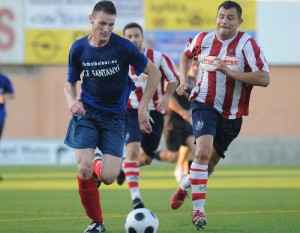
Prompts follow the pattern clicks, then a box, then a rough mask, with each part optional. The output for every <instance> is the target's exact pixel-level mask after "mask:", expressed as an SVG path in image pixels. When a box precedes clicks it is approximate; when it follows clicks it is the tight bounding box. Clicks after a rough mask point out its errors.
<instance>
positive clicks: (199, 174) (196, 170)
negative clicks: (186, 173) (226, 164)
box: [190, 162, 208, 213]
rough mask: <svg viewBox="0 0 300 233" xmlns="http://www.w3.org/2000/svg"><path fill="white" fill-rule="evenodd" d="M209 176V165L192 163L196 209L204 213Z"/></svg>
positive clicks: (192, 184) (191, 180) (191, 173)
mask: <svg viewBox="0 0 300 233" xmlns="http://www.w3.org/2000/svg"><path fill="white" fill-rule="evenodd" d="M207 178H208V166H207V165H200V164H196V163H194V162H193V163H192V165H191V168H190V182H191V187H192V201H193V206H194V210H199V211H200V212H203V213H204V204H205V199H206V185H207Z"/></svg>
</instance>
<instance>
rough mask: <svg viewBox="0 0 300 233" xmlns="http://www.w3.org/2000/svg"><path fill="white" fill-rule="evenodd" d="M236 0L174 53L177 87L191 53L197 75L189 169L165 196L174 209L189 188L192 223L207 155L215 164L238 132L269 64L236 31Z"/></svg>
mask: <svg viewBox="0 0 300 233" xmlns="http://www.w3.org/2000/svg"><path fill="white" fill-rule="evenodd" d="M242 22H243V19H242V9H241V6H240V5H239V4H238V3H236V2H234V1H225V2H223V3H222V4H221V5H220V6H219V7H218V11H217V17H216V31H214V32H200V33H199V34H198V35H196V37H195V38H194V39H193V40H191V41H189V42H188V44H187V46H186V48H185V51H184V52H183V53H182V54H181V57H180V85H179V87H178V88H177V90H176V91H177V93H178V94H179V95H183V94H184V93H185V89H186V88H187V86H188V85H187V74H188V71H189V68H190V64H191V60H192V58H193V57H195V56H197V57H198V58H199V62H200V70H199V72H200V74H201V78H200V79H199V80H198V83H197V85H196V86H195V87H194V89H193V90H192V93H191V95H190V97H189V98H190V99H191V100H193V103H192V110H193V114H192V119H193V131H194V135H195V138H196V153H195V156H194V160H193V163H192V165H191V167H190V172H189V174H187V175H184V176H183V177H182V179H181V182H180V184H179V187H178V189H177V190H176V191H175V192H174V194H173V195H172V196H171V199H170V204H171V208H173V209H178V208H179V207H180V206H181V205H182V203H183V202H184V199H185V198H186V196H187V193H188V190H189V189H191V193H192V195H191V197H192V202H193V217H192V223H193V224H194V225H195V227H196V228H197V229H199V228H204V227H205V225H206V224H207V217H206V215H205V213H204V204H205V200H206V188H207V178H208V170H209V169H210V170H213V168H212V167H210V168H209V163H210V162H209V161H210V160H211V161H214V164H217V163H218V161H219V160H220V158H224V157H225V155H224V153H225V151H226V150H227V148H228V146H229V144H230V143H231V142H232V141H233V140H234V139H235V138H236V137H237V136H238V134H239V132H240V129H241V126H242V117H243V116H246V115H248V112H249V101H250V94H251V90H252V88H253V86H262V87H267V86H268V85H269V82H270V78H269V67H268V64H267V62H266V59H265V56H264V53H263V51H262V49H261V47H260V46H259V45H258V44H257V42H256V41H255V40H254V39H253V38H252V37H251V36H250V35H249V34H247V33H245V32H242V31H238V27H239V26H240V25H241V24H242Z"/></svg>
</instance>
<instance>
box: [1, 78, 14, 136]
mask: <svg viewBox="0 0 300 233" xmlns="http://www.w3.org/2000/svg"><path fill="white" fill-rule="evenodd" d="M14 98H15V92H14V88H13V85H12V83H11V81H10V80H9V78H8V77H7V76H6V75H4V74H1V73H0V139H1V137H2V132H3V128H4V124H5V119H6V108H5V104H6V101H7V100H12V99H14Z"/></svg>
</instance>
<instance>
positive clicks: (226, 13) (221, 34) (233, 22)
mask: <svg viewBox="0 0 300 233" xmlns="http://www.w3.org/2000/svg"><path fill="white" fill-rule="evenodd" d="M242 22H243V20H242V19H241V18H239V17H238V14H237V10H236V9H235V8H231V9H225V8H223V7H221V8H220V9H219V11H218V15H217V36H218V38H219V39H221V40H228V39H230V38H232V37H234V36H235V35H236V33H237V30H238V27H239V26H240V25H241V23H242Z"/></svg>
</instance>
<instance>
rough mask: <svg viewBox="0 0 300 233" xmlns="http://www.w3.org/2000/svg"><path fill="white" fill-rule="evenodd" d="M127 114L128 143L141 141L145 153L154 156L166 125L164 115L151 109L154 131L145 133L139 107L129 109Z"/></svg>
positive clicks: (151, 122) (151, 121)
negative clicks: (139, 116) (140, 123)
mask: <svg viewBox="0 0 300 233" xmlns="http://www.w3.org/2000/svg"><path fill="white" fill-rule="evenodd" d="M127 114H128V122H127V134H126V145H127V144H128V143H130V142H140V143H141V146H142V148H143V150H144V151H145V153H146V154H147V155H149V156H150V157H154V155H155V152H156V149H157V148H158V145H159V142H160V138H161V134H162V130H163V127H164V115H163V114H161V113H160V112H157V111H150V124H151V126H152V132H151V133H150V134H144V133H142V132H141V130H140V125H139V121H138V111H137V109H127Z"/></svg>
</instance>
